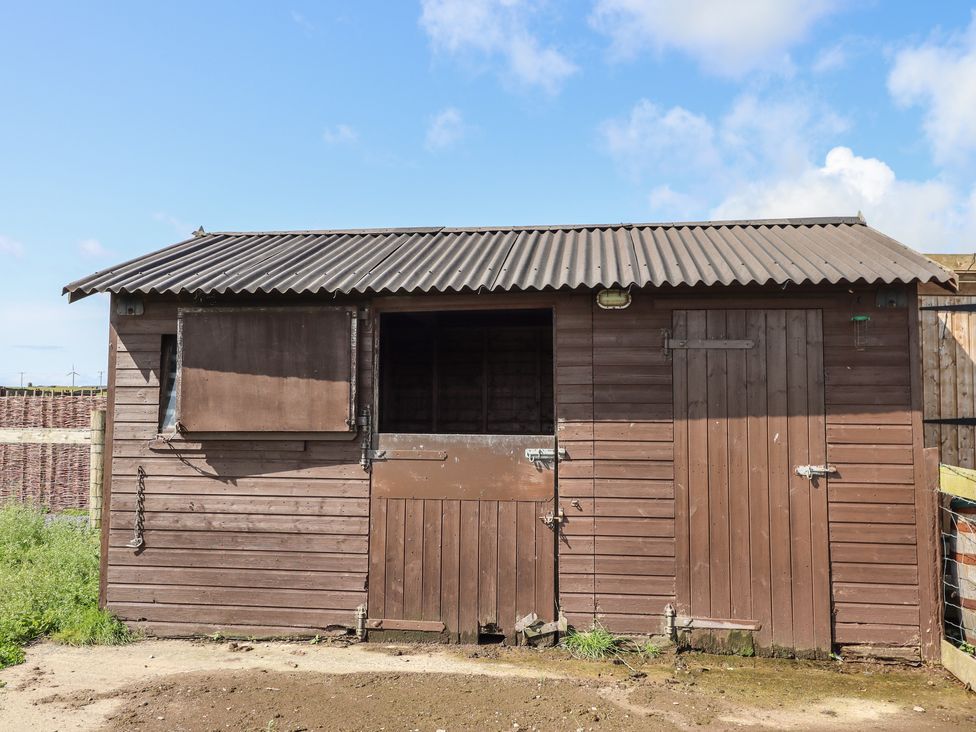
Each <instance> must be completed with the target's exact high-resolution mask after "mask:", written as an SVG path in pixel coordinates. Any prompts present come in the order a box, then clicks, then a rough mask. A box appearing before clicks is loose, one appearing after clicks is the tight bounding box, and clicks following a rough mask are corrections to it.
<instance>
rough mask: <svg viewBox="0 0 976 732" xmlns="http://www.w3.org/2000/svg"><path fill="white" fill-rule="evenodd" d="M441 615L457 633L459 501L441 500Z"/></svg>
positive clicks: (453, 631) (459, 543) (459, 563)
mask: <svg viewBox="0 0 976 732" xmlns="http://www.w3.org/2000/svg"><path fill="white" fill-rule="evenodd" d="M441 510H442V511H443V517H442V518H441V616H440V619H441V620H443V621H444V625H446V626H447V630H448V632H449V633H453V634H457V633H458V632H459V629H460V625H459V620H458V610H459V604H458V603H459V597H460V595H459V591H460V590H459V587H460V585H459V582H460V569H461V502H460V501H456V500H444V501H442V502H441Z"/></svg>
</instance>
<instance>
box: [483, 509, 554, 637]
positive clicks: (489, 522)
mask: <svg viewBox="0 0 976 732" xmlns="http://www.w3.org/2000/svg"><path fill="white" fill-rule="evenodd" d="M478 519H479V522H480V524H479V526H478V543H479V546H478V590H477V596H478V625H479V626H485V625H495V624H497V623H498V589H497V588H498V538H499V536H498V501H482V502H481V506H480V508H479V515H478ZM540 564H541V563H540ZM554 567H555V565H554V564H549V565H548V566H546V567H544V568H543V571H545V572H547V573H548V574H550V575H552V574H553V570H554Z"/></svg>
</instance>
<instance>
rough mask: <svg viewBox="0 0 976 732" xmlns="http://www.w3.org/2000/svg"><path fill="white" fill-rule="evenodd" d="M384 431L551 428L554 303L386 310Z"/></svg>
mask: <svg viewBox="0 0 976 732" xmlns="http://www.w3.org/2000/svg"><path fill="white" fill-rule="evenodd" d="M379 358H380V405H379V422H380V424H379V426H380V431H381V432H399V433H422V434H491V435H539V434H544V435H551V434H553V433H554V429H553V428H554V422H553V384H552V366H553V348H552V312H551V311H550V310H490V311H483V310H482V311H447V312H433V313H385V314H383V315H381V320H380V354H379Z"/></svg>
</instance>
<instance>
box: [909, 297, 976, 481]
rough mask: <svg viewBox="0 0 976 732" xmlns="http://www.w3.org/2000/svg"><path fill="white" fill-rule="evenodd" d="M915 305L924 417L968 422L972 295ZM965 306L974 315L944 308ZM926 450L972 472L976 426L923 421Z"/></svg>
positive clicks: (973, 402) (975, 341)
mask: <svg viewBox="0 0 976 732" xmlns="http://www.w3.org/2000/svg"><path fill="white" fill-rule="evenodd" d="M918 304H919V308H920V312H919V320H920V326H921V327H920V330H921V339H922V385H923V395H924V407H923V417H924V418H925V419H926V420H940V419H970V420H972V419H974V418H976V297H973V296H971V295H969V296H952V297H949V296H939V297H936V296H924V297H919V299H918ZM966 305H969V306H972V307H973V308H974V311H973V312H967V311H965V310H951V309H949V308H952V307H958V306H966ZM943 308H944V309H943ZM925 446H926V447H938V448H939V452H940V455H941V459H942V462H944V463H946V464H947V465H958V466H960V467H963V468H976V425H973V424H963V425H959V424H938V423H933V422H928V423H926V425H925Z"/></svg>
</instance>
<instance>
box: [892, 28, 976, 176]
mask: <svg viewBox="0 0 976 732" xmlns="http://www.w3.org/2000/svg"><path fill="white" fill-rule="evenodd" d="M888 90H889V91H890V92H891V95H892V96H893V97H894V99H895V101H896V102H897V103H898V104H900V105H902V106H906V107H907V106H921V107H923V108H925V122H924V127H925V134H926V135H927V137H928V139H929V144H930V145H931V146H932V151H933V154H934V157H935V160H936V162H938V163H941V164H945V163H950V162H952V161H953V160H958V159H959V154H960V153H968V152H971V151H973V150H976V11H974V12H973V16H972V19H971V21H970V25H969V27H968V28H967V29H966V31H965V32H964V33H962V34H958V35H955V36H952V37H950V38H948V39H946V41H945V43H943V44H942V45H939V44H938V43H935V42H929V43H924V44H922V45H920V46H916V47H914V48H907V49H904V50H903V51H901V52H899V53H898V55H897V56H896V57H895V63H894V66H893V67H892V70H891V73H890V75H889V76H888Z"/></svg>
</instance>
